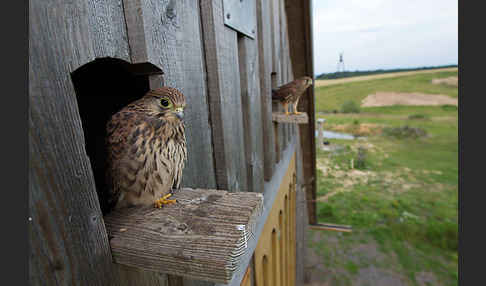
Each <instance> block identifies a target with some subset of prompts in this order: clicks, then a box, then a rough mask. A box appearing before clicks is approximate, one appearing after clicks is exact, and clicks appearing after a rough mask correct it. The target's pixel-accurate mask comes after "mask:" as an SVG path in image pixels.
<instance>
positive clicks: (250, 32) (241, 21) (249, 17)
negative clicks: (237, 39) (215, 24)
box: [223, 0, 256, 39]
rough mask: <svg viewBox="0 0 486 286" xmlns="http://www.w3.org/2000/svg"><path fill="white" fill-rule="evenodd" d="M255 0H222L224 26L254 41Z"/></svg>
mask: <svg viewBox="0 0 486 286" xmlns="http://www.w3.org/2000/svg"><path fill="white" fill-rule="evenodd" d="M255 8H256V7H255V0H223V11H224V12H223V13H224V15H223V16H224V24H225V25H227V26H228V27H230V28H232V29H234V30H236V31H238V32H240V33H243V34H245V35H246V36H248V37H250V38H252V39H254V38H255V35H256V9H255Z"/></svg>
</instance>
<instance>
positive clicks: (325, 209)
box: [318, 204, 334, 219]
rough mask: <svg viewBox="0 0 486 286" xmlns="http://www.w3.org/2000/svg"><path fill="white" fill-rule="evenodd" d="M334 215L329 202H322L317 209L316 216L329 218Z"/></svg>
mask: <svg viewBox="0 0 486 286" xmlns="http://www.w3.org/2000/svg"><path fill="white" fill-rule="evenodd" d="M333 216H334V210H333V208H332V206H331V205H330V204H322V207H321V208H320V209H319V213H318V217H319V218H322V219H326V218H330V217H333Z"/></svg>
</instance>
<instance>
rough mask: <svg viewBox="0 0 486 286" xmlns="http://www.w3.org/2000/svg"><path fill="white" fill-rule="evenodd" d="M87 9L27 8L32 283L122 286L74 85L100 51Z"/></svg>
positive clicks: (80, 5) (46, 4)
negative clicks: (74, 77) (74, 76)
mask: <svg viewBox="0 0 486 286" xmlns="http://www.w3.org/2000/svg"><path fill="white" fill-rule="evenodd" d="M87 3H88V2H87V1H75V2H70V3H58V1H33V2H30V3H29V4H30V5H29V130H28V132H29V217H30V218H31V220H30V221H29V225H28V232H29V279H30V285H111V284H120V283H119V280H118V276H116V275H114V272H113V268H112V262H111V253H110V246H109V243H108V237H107V235H106V231H105V227H104V224H103V218H102V215H101V210H100V207H99V202H98V198H97V195H96V191H95V184H94V178H93V174H92V171H91V166H90V163H89V159H88V157H87V155H86V151H85V147H84V135H83V132H82V127H81V121H80V117H79V112H78V108H77V104H76V98H75V93H74V88H73V85H72V83H71V79H70V73H71V72H72V71H74V70H75V69H76V68H78V67H79V66H81V65H83V64H85V63H87V62H89V61H91V60H93V59H94V57H95V55H96V53H95V51H98V49H96V48H95V47H94V46H95V45H94V44H93V40H95V39H97V37H96V36H93V35H92V34H91V32H90V31H91V28H90V23H93V21H92V20H91V19H90V17H91V16H90V12H89V11H90V10H89V5H88V4H87ZM94 22H96V21H94ZM93 29H101V28H100V27H98V28H93ZM121 50H122V49H121Z"/></svg>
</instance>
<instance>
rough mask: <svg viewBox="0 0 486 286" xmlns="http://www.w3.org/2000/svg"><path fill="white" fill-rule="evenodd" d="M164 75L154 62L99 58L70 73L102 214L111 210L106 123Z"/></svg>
mask: <svg viewBox="0 0 486 286" xmlns="http://www.w3.org/2000/svg"><path fill="white" fill-rule="evenodd" d="M161 74H163V72H162V70H161V69H160V68H158V67H157V66H155V65H153V64H151V63H138V64H131V63H129V62H127V61H124V60H121V59H117V58H109V57H107V58H97V59H95V60H94V61H91V62H89V63H87V64H85V65H83V66H81V67H79V68H78V69H76V70H75V71H74V72H72V73H71V80H72V82H73V85H74V90H75V92H76V99H77V102H78V108H79V114H80V117H81V122H82V126H83V132H84V140H85V148H86V153H87V154H88V157H89V160H90V163H91V167H92V170H93V175H94V179H95V184H96V191H97V193H98V198H99V202H100V206H101V210H102V212H103V214H105V213H106V212H107V211H108V205H107V196H106V183H105V170H106V148H105V137H106V123H107V122H108V120H110V118H111V116H112V115H113V114H115V113H116V112H118V111H119V110H120V109H122V108H123V107H124V106H126V105H127V104H129V103H131V102H133V101H135V100H137V99H139V98H141V97H142V96H143V95H145V93H147V92H148V91H149V90H150V80H151V77H152V79H153V77H154V76H160V75H161Z"/></svg>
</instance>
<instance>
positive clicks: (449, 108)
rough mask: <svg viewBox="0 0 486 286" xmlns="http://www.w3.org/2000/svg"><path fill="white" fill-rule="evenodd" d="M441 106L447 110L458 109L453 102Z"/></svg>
mask: <svg viewBox="0 0 486 286" xmlns="http://www.w3.org/2000/svg"><path fill="white" fill-rule="evenodd" d="M441 107H442V109H443V110H446V111H454V110H457V106H455V105H452V104H444V105H442V106H441Z"/></svg>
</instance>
